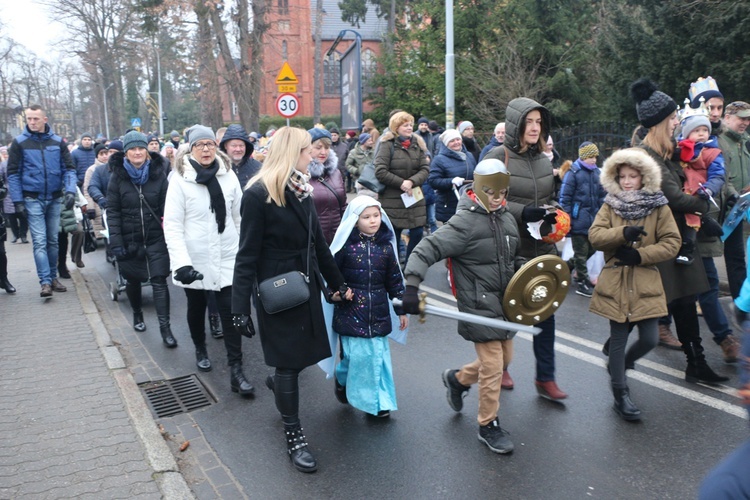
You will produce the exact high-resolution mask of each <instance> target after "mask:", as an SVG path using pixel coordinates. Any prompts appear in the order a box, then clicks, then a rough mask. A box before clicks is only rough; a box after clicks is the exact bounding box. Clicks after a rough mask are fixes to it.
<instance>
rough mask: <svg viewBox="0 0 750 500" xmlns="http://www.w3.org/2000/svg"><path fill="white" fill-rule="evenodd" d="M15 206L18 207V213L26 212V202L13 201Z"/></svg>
mask: <svg viewBox="0 0 750 500" xmlns="http://www.w3.org/2000/svg"><path fill="white" fill-rule="evenodd" d="M13 206H14V207H15V209H16V213H17V214H18V215H24V214H25V213H26V204H25V203H24V202H22V201H17V202H15V203H13Z"/></svg>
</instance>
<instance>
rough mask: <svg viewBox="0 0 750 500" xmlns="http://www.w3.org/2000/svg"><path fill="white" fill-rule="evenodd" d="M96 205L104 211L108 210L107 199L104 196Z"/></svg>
mask: <svg viewBox="0 0 750 500" xmlns="http://www.w3.org/2000/svg"><path fill="white" fill-rule="evenodd" d="M96 203H97V205H99V208H101V209H102V210H106V209H107V198H106V197H104V196H102V197H101V198H99V199H98V200H97V201H96Z"/></svg>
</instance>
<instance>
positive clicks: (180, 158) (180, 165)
mask: <svg viewBox="0 0 750 500" xmlns="http://www.w3.org/2000/svg"><path fill="white" fill-rule="evenodd" d="M189 156H190V150H189V149H183V150H181V151H178V152H177V154H176V155H175V159H174V165H173V167H172V168H173V169H174V171H175V173H177V174H179V175H180V176H182V177H185V172H186V171H187V170H186V168H190V169H191V170H193V172H195V169H194V168H193V166H192V165H190V163H189V162H188V158H186V157H189ZM216 161H218V162H219V164H220V167H219V170H220V171H221V170H226V171H229V170H232V160H231V159H230V158H229V156H227V154H226V153H224V152H223V151H221V150H220V149H219V148H216ZM192 178H193V180H195V174H193V175H192Z"/></svg>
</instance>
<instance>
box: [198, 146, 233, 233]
mask: <svg viewBox="0 0 750 500" xmlns="http://www.w3.org/2000/svg"><path fill="white" fill-rule="evenodd" d="M190 165H192V166H193V168H194V169H195V172H196V176H195V182H197V183H198V184H202V185H204V186H206V187H207V188H208V194H209V196H210V197H211V206H210V207H209V208H210V209H211V211H212V212H213V213H214V215H215V216H216V224H217V225H218V226H219V234H221V233H223V232H224V225H225V224H226V220H227V204H226V201H225V200H224V192H223V191H222V190H221V185H220V184H219V180H218V179H217V178H216V173H217V172H218V171H219V162H218V161H217V160H214V162H213V163H212V164H211V166H210V167H208V168H204V167H203V166H202V165H201V164H200V163H198V162H197V161H195V160H194V159H192V158H190Z"/></svg>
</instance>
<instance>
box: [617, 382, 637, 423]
mask: <svg viewBox="0 0 750 500" xmlns="http://www.w3.org/2000/svg"><path fill="white" fill-rule="evenodd" d="M612 393H613V394H614V395H615V404H614V406H612V408H614V410H615V413H617V414H618V415H620V417H622V419H623V420H627V421H628V422H635V421H636V420H640V419H641V410H639V409H638V407H637V406H635V404H634V403H633V401H631V399H630V391H629V390H628V388H627V387H625V388H624V389H620V388H617V387H613V388H612Z"/></svg>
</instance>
